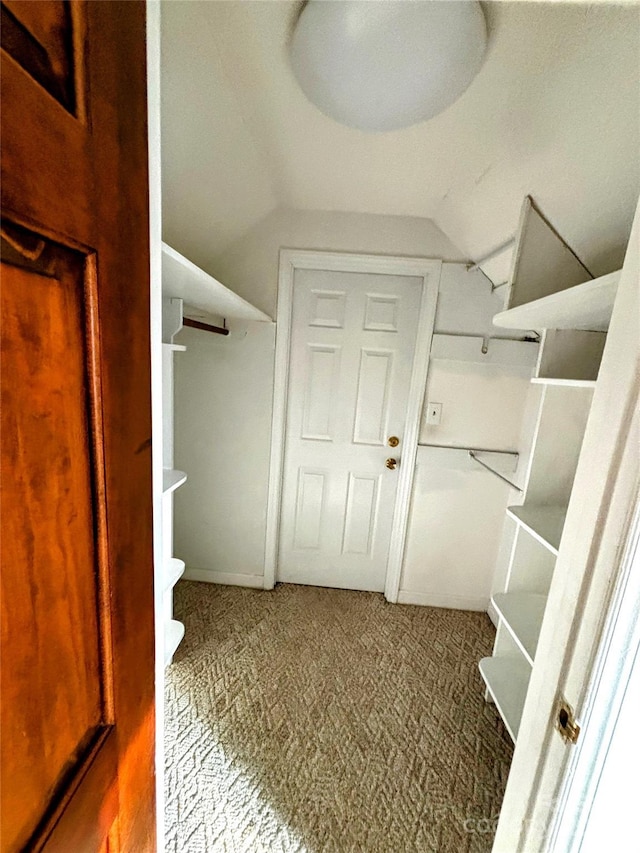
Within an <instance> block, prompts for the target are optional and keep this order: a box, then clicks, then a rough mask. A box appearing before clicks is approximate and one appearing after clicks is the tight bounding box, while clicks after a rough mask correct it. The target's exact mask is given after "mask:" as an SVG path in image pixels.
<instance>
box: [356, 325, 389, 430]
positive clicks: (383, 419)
mask: <svg viewBox="0 0 640 853" xmlns="http://www.w3.org/2000/svg"><path fill="white" fill-rule="evenodd" d="M365 328H366V327H365ZM392 377H393V352H392V351H390V350H372V349H361V350H360V368H359V371H358V396H357V399H356V414H355V422H354V429H353V442H354V444H377V445H379V446H380V445H384V443H385V439H386V432H387V424H388V423H389V400H390V398H391V394H390V391H391V388H390V385H391V380H392Z"/></svg>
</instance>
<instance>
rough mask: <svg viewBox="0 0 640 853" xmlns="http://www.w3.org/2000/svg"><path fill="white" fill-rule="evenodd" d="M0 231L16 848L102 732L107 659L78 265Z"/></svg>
mask: <svg viewBox="0 0 640 853" xmlns="http://www.w3.org/2000/svg"><path fill="white" fill-rule="evenodd" d="M3 232H4V234H5V235H6V238H3V242H2V292H1V295H0V299H1V322H2V330H3V333H2V366H3V369H2V411H3V441H2V472H3V476H2V484H1V498H2V503H3V505H4V506H15V507H21V509H22V511H21V512H20V513H11V514H9V515H8V516H7V517H6V521H5V524H4V525H3V534H4V535H3V539H4V543H3V548H2V580H1V583H2V650H3V652H2V672H1V675H0V678H1V682H0V683H1V688H2V697H3V701H2V707H1V712H0V713H1V720H2V733H3V738H6V739H7V742H8V743H10V744H11V745H12V748H11V750H3V752H2V779H1V782H2V789H3V797H2V809H3V815H2V823H3V839H4V840H5V841H8V843H9V845H10V847H11V846H16V847H18V846H20V845H21V844H22V843H24V842H25V841H26V840H27V839H28V838H30V837H32V836H33V834H34V832H35V831H36V828H37V827H38V825H39V824H40V823H41V821H42V818H43V815H44V814H45V813H47V812H49V811H50V810H51V809H52V808H53V807H54V806H55V803H56V800H57V799H58V798H59V795H60V787H61V785H67V784H69V781H70V780H71V779H72V777H73V776H74V775H76V774H78V773H81V772H83V764H84V761H85V760H86V759H87V757H88V756H89V755H90V753H91V749H92V747H93V746H94V744H95V742H96V738H97V737H98V736H99V733H100V730H101V728H102V727H104V726H105V725H107V724H108V722H109V717H110V713H111V704H112V701H111V685H110V684H109V683H107V682H106V676H107V675H108V673H110V671H111V651H110V647H109V635H110V628H109V625H108V623H107V622H106V619H105V618H104V617H101V615H100V613H99V611H98V605H99V602H100V600H101V599H104V598H105V597H106V598H107V599H108V597H109V589H108V576H107V572H106V568H105V566H104V565H100V556H101V555H100V537H104V527H105V524H104V515H105V513H104V506H101V505H100V504H101V501H103V495H104V485H103V482H102V480H103V474H102V466H101V462H100V459H99V457H98V458H97V457H96V452H95V450H96V449H97V448H100V446H101V444H102V435H101V430H100V425H99V422H98V420H97V412H98V410H99V409H98V405H97V401H96V400H92V399H91V391H92V389H93V387H94V383H93V382H92V381H91V379H90V377H91V373H92V368H91V366H92V364H95V363H96V362H97V353H96V341H95V340H93V339H92V337H93V336H92V329H94V328H95V325H96V324H95V318H93V322H92V318H91V317H89V316H87V308H89V309H90V306H92V305H95V296H93V297H91V296H90V294H88V293H87V286H86V285H87V283H88V284H89V285H91V282H87V278H88V276H87V267H88V266H89V265H88V264H87V263H86V261H85V257H84V256H83V255H81V254H80V253H78V252H75V251H71V250H69V249H64V248H62V247H60V246H58V245H55V244H53V243H51V242H50V241H48V240H46V239H44V238H42V237H40V236H39V235H37V234H33V233H28V232H25V231H24V230H23V229H19V228H17V227H15V226H14V225H12V224H9V223H7V222H6V221H5V222H4V223H3ZM94 415H95V416H94ZM96 534H97V535H96ZM96 539H97V541H98V545H97V546H96ZM114 769H115V765H114Z"/></svg>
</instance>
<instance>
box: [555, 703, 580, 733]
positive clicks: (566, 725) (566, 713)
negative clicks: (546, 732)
mask: <svg viewBox="0 0 640 853" xmlns="http://www.w3.org/2000/svg"><path fill="white" fill-rule="evenodd" d="M556 729H557V730H558V731H559V732H560V737H561V738H562V739H563V740H564V741H566V742H567V743H575V742H576V741H577V740H578V736H579V735H580V726H579V725H578V724H577V722H576V717H575V714H574V713H573V708H572V707H571V705H570V704H569V703H568V702H567V700H566V699H565V698H564V696H561V697H560V699H559V700H558V704H557V705H556Z"/></svg>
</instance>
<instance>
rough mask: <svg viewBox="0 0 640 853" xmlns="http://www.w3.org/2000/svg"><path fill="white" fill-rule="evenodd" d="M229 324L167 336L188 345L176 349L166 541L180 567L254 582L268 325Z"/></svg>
mask: <svg viewBox="0 0 640 853" xmlns="http://www.w3.org/2000/svg"><path fill="white" fill-rule="evenodd" d="M230 327H231V334H230V335H229V336H228V337H223V336H218V335H214V334H211V333H209V332H203V331H199V330H197V329H189V328H186V329H183V331H182V332H180V334H179V335H178V336H177V338H176V340H178V341H179V342H180V343H181V344H185V345H186V346H187V351H186V352H185V353H176V356H175V401H176V413H175V460H176V463H175V464H176V466H177V467H178V468H179V469H180V470H184V471H187V472H188V474H189V478H188V480H187V482H186V483H185V484H184V486H182V488H181V489H179V490H178V491H177V492H176V497H175V544H174V550H175V553H176V555H177V556H179V557H180V558H181V559H183V560H184V561H185V563H186V565H187V573H186V575H185V577H191V578H192V579H194V580H198V579H206V580H213V581H216V582H220V583H239V584H243V585H246V586H262V574H263V568H264V540H265V532H266V507H267V484H268V477H269V449H270V441H271V401H272V390H273V352H274V344H275V326H274V325H273V324H271V323H246V324H240V323H237V324H233V323H231V324H230ZM245 333H246V336H245ZM203 570H204V571H205V572H207V573H209V574H207V575H204V576H202V575H201V574H200V572H202V571H203ZM210 573H214V574H210Z"/></svg>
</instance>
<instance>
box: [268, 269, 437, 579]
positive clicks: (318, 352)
mask: <svg viewBox="0 0 640 853" xmlns="http://www.w3.org/2000/svg"><path fill="white" fill-rule="evenodd" d="M421 294H422V282H421V280H419V279H416V278H412V277H410V276H393V275H379V274H376V275H374V274H363V273H337V272H329V271H324V270H303V269H300V270H296V272H295V279H294V294H293V319H292V333H291V359H290V377H289V395H288V411H287V426H286V440H285V462H284V477H283V490H282V512H281V539H280V554H279V571H278V579H279V580H281V581H290V582H294V583H310V584H318V585H322V586H336V587H342V588H352V589H368V590H377V591H382V590H383V589H384V582H385V575H386V567H387V559H388V551H389V541H390V535H391V524H392V520H393V511H394V508H395V497H396V490H397V479H398V473H397V471H392V470H389V469H387V468H386V467H385V460H386V459H387V457H388V456H395V457H396V458H398V459H400V458H401V450H402V448H401V446H400V447H399V448H398V452H397V453H396V452H394V451H392V449H391V448H389V447H388V445H387V439H388V437H389V436H390V435H391V434H394V435H398V436H400V437H402V435H403V430H404V422H405V417H406V409H407V403H408V396H409V382H410V378H411V371H412V367H413V353H414V345H415V337H416V330H417V324H418V316H419V313H420V301H421Z"/></svg>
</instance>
